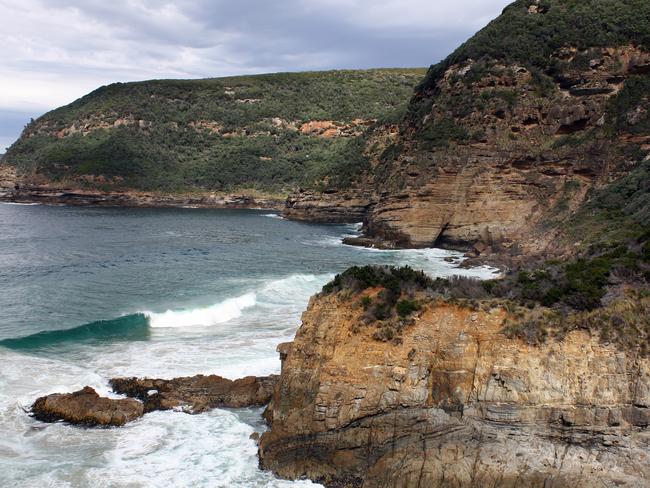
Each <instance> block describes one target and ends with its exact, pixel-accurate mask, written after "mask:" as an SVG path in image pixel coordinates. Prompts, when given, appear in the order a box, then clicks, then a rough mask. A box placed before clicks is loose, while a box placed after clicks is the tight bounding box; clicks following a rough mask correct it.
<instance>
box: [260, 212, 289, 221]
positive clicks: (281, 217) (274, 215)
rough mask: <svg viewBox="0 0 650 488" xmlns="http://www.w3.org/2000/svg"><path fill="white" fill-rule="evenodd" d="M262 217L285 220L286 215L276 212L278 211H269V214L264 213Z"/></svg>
mask: <svg viewBox="0 0 650 488" xmlns="http://www.w3.org/2000/svg"><path fill="white" fill-rule="evenodd" d="M262 217H268V218H270V219H280V220H284V217H283V216H282V215H279V214H276V213H269V214H264V215H262Z"/></svg>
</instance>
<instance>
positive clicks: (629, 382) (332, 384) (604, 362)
mask: <svg viewBox="0 0 650 488" xmlns="http://www.w3.org/2000/svg"><path fill="white" fill-rule="evenodd" d="M356 298H358V297H352V298H350V295H349V294H347V295H346V294H345V293H340V294H338V295H324V296H320V297H315V298H313V299H312V301H311V302H310V305H309V308H308V310H307V311H306V312H305V313H304V315H303V324H302V326H301V327H300V329H299V331H298V333H297V334H296V338H295V340H294V341H293V342H292V343H289V344H284V345H282V346H280V347H279V352H280V353H281V358H282V360H283V362H282V374H281V377H280V381H279V383H278V385H277V387H276V389H275V392H274V395H273V399H272V402H271V404H270V405H269V408H268V409H267V412H266V417H267V419H268V420H269V422H270V425H271V428H270V430H269V431H268V432H266V433H265V434H264V435H263V436H262V438H261V441H260V448H259V454H260V460H261V464H262V466H264V467H266V468H269V469H271V470H273V471H274V472H275V473H277V474H278V475H280V476H282V477H286V478H292V479H295V478H300V477H308V478H310V479H313V480H318V481H320V482H322V483H324V484H325V485H326V486H335V487H348V486H349V487H356V486H364V487H379V486H391V487H405V488H406V487H416V486H417V487H425V486H426V487H436V486H441V487H442V486H448V487H478V486H500V487H515V486H527V487H548V486H553V487H565V486H566V487H568V486H571V487H573V488H578V487H585V488H586V487H592V486H628V487H643V486H650V431H649V430H648V425H649V424H650V361H649V360H648V358H642V357H637V356H636V355H635V354H634V353H630V352H626V351H623V350H617V349H616V348H615V347H614V346H612V345H607V344H602V343H600V342H599V340H598V337H595V336H589V335H588V334H587V333H586V332H584V331H574V332H571V333H569V335H568V336H567V337H566V338H565V339H564V340H563V341H561V342H556V341H549V342H548V343H546V344H545V345H543V346H530V345H528V344H526V343H524V342H522V341H520V340H516V339H509V338H507V337H506V336H505V335H503V334H502V333H501V330H502V328H503V325H504V320H505V319H506V316H507V313H506V312H505V311H504V310H503V309H501V308H492V309H485V310H478V309H477V310H469V309H466V308H461V307H459V306H457V305H451V304H447V303H445V302H430V303H429V304H428V305H426V306H425V307H424V308H423V309H422V310H421V311H420V312H418V314H417V316H416V317H415V318H414V322H413V324H412V325H411V326H410V327H408V328H407V329H405V330H404V331H403V335H402V337H401V343H399V344H397V343H395V342H379V341H377V340H375V339H373V335H372V334H373V332H372V327H369V326H364V325H363V318H362V314H363V308H362V307H361V306H360V305H359V304H358V303H357V302H358V300H356Z"/></svg>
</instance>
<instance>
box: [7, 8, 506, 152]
mask: <svg viewBox="0 0 650 488" xmlns="http://www.w3.org/2000/svg"><path fill="white" fill-rule="evenodd" d="M508 3H510V0H455V1H449V0H444V1H440V0H174V1H168V0H0V63H2V69H1V71H0V153H2V152H4V148H5V147H6V146H9V145H10V144H11V143H12V142H13V141H14V140H15V139H16V138H17V137H18V136H19V135H20V131H21V129H22V127H23V126H24V124H25V123H26V122H27V121H28V120H29V118H30V117H37V116H39V115H41V114H43V113H44V112H46V111H48V110H51V109H53V108H55V107H58V106H60V105H64V104H67V103H69V102H71V101H73V100H75V99H76V98H78V97H80V96H82V95H84V94H85V93H87V92H89V91H91V90H93V89H95V88H97V87H99V86H101V85H106V84H109V83H113V82H116V81H136V80H146V79H152V78H205V77H217V76H228V75H235V74H249V73H268V72H276V71H304V70H321V69H337V68H372V67H411V66H429V65H430V64H432V63H435V62H437V61H439V60H440V59H442V58H444V57H445V56H446V55H447V54H449V53H450V52H451V51H452V50H453V49H454V48H455V47H456V46H457V45H459V44H460V43H461V42H462V41H464V40H465V39H467V38H468V37H469V36H471V35H472V34H473V33H474V32H476V31H477V30H478V29H480V28H481V27H482V26H484V25H485V24H486V23H487V22H488V21H490V20H491V19H493V18H494V17H496V16H497V15H499V13H500V12H501V10H502V9H503V8H504V7H505V6H506V5H507V4H508Z"/></svg>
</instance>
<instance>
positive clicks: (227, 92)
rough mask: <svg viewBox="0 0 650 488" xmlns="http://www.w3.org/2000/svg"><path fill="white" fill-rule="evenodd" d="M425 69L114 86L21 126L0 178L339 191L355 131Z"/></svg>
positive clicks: (93, 187) (100, 186) (394, 113)
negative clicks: (331, 186)
mask: <svg viewBox="0 0 650 488" xmlns="http://www.w3.org/2000/svg"><path fill="white" fill-rule="evenodd" d="M425 72H426V71H425V70H424V69H377V70H358V71H352V70H350V71H329V72H312V73H278V74H270V75H257V76H239V77H230V78H215V79H205V80H154V81H146V82H138V83H116V84H112V85H109V86H104V87H101V88H99V89H97V90H95V91H94V92H92V93H90V94H88V95H86V96H84V97H82V98H80V99H79V100H76V101H75V102H73V103H71V104H70V105H67V106H65V107H61V108H58V109H56V110H53V111H52V112H49V113H47V114H45V115H43V116H42V117H40V118H38V119H37V120H34V121H32V122H31V123H30V124H28V125H27V126H26V128H25V130H24V131H23V134H22V136H21V137H20V139H19V140H18V141H16V143H15V144H13V145H12V146H11V147H10V148H9V150H8V151H7V153H6V154H5V155H4V156H3V158H2V164H1V165H0V170H1V169H2V168H3V167H5V168H6V167H9V168H13V169H15V171H16V173H17V183H18V184H19V186H20V188H21V190H22V191H23V197H24V196H25V195H27V194H28V193H29V192H30V191H31V190H32V188H36V190H35V191H40V190H39V189H40V188H41V187H44V186H47V187H49V188H55V189H59V190H60V189H65V190H68V191H75V190H85V191H94V192H97V191H102V192H124V191H126V190H131V191H140V192H165V193H196V194H201V195H203V196H205V195H207V194H209V193H210V192H221V193H233V192H239V193H241V190H247V193H250V190H258V191H263V192H266V193H274V194H282V195H283V196H284V197H285V198H286V194H287V193H288V192H289V191H292V190H295V189H296V188H298V187H301V186H305V187H312V186H318V185H321V186H322V184H323V181H334V180H336V182H337V185H342V186H345V185H346V184H348V183H349V180H350V178H351V175H353V174H356V173H357V172H360V171H361V170H362V169H363V168H365V167H367V164H368V163H367V159H366V158H365V157H364V155H363V151H362V149H363V142H362V141H361V140H362V139H363V134H364V133H365V131H366V130H367V127H368V126H369V125H372V124H373V123H374V122H375V121H377V120H385V119H387V118H391V117H393V118H394V117H399V115H398V114H400V113H403V112H404V109H405V107H406V103H407V101H408V97H409V96H410V94H411V93H412V91H413V88H414V86H415V85H416V84H417V83H418V82H420V81H421V80H422V77H423V76H424V74H425ZM19 197H20V195H19ZM118 203H119V202H118Z"/></svg>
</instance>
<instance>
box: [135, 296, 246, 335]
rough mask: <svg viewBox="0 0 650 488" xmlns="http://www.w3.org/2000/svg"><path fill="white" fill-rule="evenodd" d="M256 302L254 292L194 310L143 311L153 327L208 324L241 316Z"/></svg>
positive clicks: (223, 321) (219, 322)
mask: <svg viewBox="0 0 650 488" xmlns="http://www.w3.org/2000/svg"><path fill="white" fill-rule="evenodd" d="M256 303H257V296H256V295H255V293H246V294H245V295H242V296H239V297H236V298H228V299H227V300H224V301H223V302H221V303H217V304H216V305H213V306H211V307H207V308H198V309H194V310H178V311H176V310H167V311H166V312H162V313H155V312H143V313H144V315H146V316H147V318H148V319H149V325H150V326H151V327H153V328H171V327H192V326H204V327H205V326H210V325H216V324H223V323H225V322H228V321H230V320H233V319H236V318H238V317H241V315H242V312H243V311H244V310H245V309H247V308H250V307H254V306H255V304H256Z"/></svg>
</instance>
